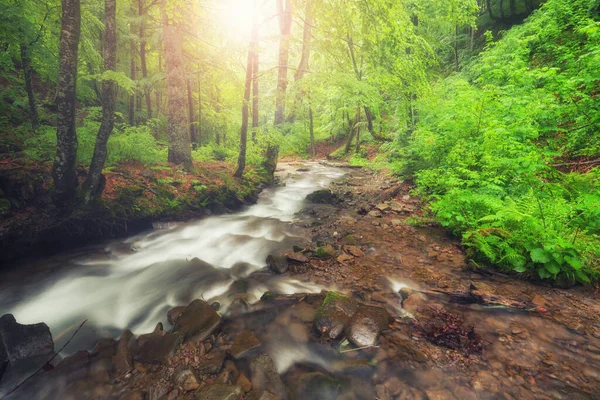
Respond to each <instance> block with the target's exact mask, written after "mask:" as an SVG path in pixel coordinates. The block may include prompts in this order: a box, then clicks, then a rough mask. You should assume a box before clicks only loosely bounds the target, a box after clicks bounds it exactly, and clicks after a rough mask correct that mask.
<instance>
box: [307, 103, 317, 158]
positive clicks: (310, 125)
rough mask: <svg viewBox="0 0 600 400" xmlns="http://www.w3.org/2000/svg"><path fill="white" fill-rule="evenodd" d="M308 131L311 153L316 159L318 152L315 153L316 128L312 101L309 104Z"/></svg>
mask: <svg viewBox="0 0 600 400" xmlns="http://www.w3.org/2000/svg"><path fill="white" fill-rule="evenodd" d="M308 129H309V131H310V151H311V153H312V156H313V157H315V156H316V155H317V152H316V151H315V127H314V124H313V110H312V106H311V105H310V100H309V104H308Z"/></svg>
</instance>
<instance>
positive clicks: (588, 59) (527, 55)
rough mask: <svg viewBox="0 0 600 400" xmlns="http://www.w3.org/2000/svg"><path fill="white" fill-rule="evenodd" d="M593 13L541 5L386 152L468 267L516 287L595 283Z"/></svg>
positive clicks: (598, 133)
mask: <svg viewBox="0 0 600 400" xmlns="http://www.w3.org/2000/svg"><path fill="white" fill-rule="evenodd" d="M599 39H600V6H599V4H598V2H597V1H595V0H594V1H591V0H549V1H548V2H547V3H546V4H545V5H544V6H543V7H542V8H541V9H540V10H538V11H536V12H535V13H534V14H533V15H532V16H531V17H530V18H529V19H528V20H527V21H526V22H525V23H524V24H523V25H520V26H516V27H514V28H513V29H511V30H510V31H508V32H506V33H505V34H504V36H503V38H502V39H501V40H499V41H498V42H491V41H490V42H489V44H488V46H487V48H486V50H485V51H484V52H482V53H481V54H480V55H479V56H478V57H476V58H475V59H474V60H473V61H472V62H471V64H470V65H469V66H468V67H467V68H465V70H464V71H463V72H461V73H457V74H454V75H452V76H450V77H448V78H445V79H442V80H440V81H438V82H437V83H436V84H435V86H434V87H433V89H432V92H431V93H430V95H428V96H425V97H423V98H422V99H421V100H420V102H419V105H418V109H419V123H418V125H417V129H416V130H415V131H414V132H413V133H412V134H403V133H400V134H399V135H398V138H397V141H396V142H395V143H393V144H389V145H384V146H387V147H386V150H387V154H388V157H389V161H390V169H391V170H392V171H393V172H395V173H398V174H400V175H403V176H410V177H414V178H416V183H417V189H416V192H417V193H418V194H419V195H422V196H423V197H424V198H425V199H427V200H429V201H430V209H431V212H432V213H433V215H434V216H435V217H436V218H437V220H438V221H439V222H440V223H441V224H442V225H443V226H445V227H447V228H448V229H450V230H451V231H452V232H454V233H455V234H457V235H459V236H460V237H462V240H463V243H464V244H465V245H466V246H467V247H468V248H469V255H470V257H471V259H472V260H473V262H474V263H476V264H493V265H496V266H498V267H499V268H501V269H504V270H507V271H513V272H515V273H518V274H522V275H523V276H525V277H531V278H541V279H552V280H564V281H570V282H580V283H589V282H591V281H596V280H597V279H598V277H599V272H600V270H599V261H600V172H599V171H598V168H587V169H579V170H572V169H569V166H567V167H566V168H562V169H561V168H556V167H555V166H553V165H554V164H560V163H564V162H575V161H577V160H584V161H585V160H588V159H595V158H598V157H599V156H600V129H599V128H600V113H598V109H600V95H599V94H600V79H599V75H598V65H600V40H599Z"/></svg>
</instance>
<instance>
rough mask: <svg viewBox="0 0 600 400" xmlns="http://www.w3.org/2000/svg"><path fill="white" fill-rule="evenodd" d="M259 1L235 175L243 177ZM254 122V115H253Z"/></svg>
mask: <svg viewBox="0 0 600 400" xmlns="http://www.w3.org/2000/svg"><path fill="white" fill-rule="evenodd" d="M257 12H258V10H257V2H256V1H255V2H254V25H253V26H252V38H251V39H250V48H249V49H248V62H247V63H246V84H245V89H244V101H243V103H242V128H241V130H240V154H239V156H238V166H237V170H236V171H235V174H234V176H235V177H236V178H241V177H242V175H244V169H245V168H246V146H247V142H248V106H249V104H250V91H251V90H252V77H253V76H254V73H253V70H252V69H253V67H254V57H255V54H256V52H257V48H256V44H257V42H258V17H257ZM252 123H253V124H254V115H253V116H252Z"/></svg>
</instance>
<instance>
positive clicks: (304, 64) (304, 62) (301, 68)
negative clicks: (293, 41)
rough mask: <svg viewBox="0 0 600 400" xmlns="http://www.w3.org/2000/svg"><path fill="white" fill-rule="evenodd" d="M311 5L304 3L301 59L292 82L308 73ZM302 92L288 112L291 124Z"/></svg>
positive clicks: (298, 106)
mask: <svg viewBox="0 0 600 400" xmlns="http://www.w3.org/2000/svg"><path fill="white" fill-rule="evenodd" d="M312 24H313V21H312V4H311V0H307V2H306V10H305V12H304V32H303V35H302V57H301V58H300V64H298V69H297V70H296V73H295V74H294V82H298V81H300V80H301V79H302V78H304V75H305V74H306V73H307V72H308V68H309V60H310V42H311V38H312ZM303 94H304V93H303V92H302V91H301V92H298V95H297V96H296V101H295V102H294V104H293V109H292V111H291V112H290V115H289V117H288V121H289V122H292V121H294V120H295V119H296V112H297V110H298V108H300V105H301V102H302V96H303Z"/></svg>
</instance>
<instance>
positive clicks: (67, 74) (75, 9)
mask: <svg viewBox="0 0 600 400" xmlns="http://www.w3.org/2000/svg"><path fill="white" fill-rule="evenodd" d="M61 4H62V27H61V35H60V50H59V53H60V55H59V73H58V90H57V93H56V106H57V110H58V113H57V118H56V139H57V140H56V157H55V158H54V165H53V167H52V177H53V178H54V201H55V202H56V204H57V205H58V206H61V207H67V206H68V205H69V204H70V203H71V202H72V201H73V200H74V199H75V195H76V189H77V185H78V180H77V172H76V162H77V134H76V131H75V101H76V100H77V97H76V95H77V60H78V47H79V36H80V33H81V5H80V0H62V2H61Z"/></svg>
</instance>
